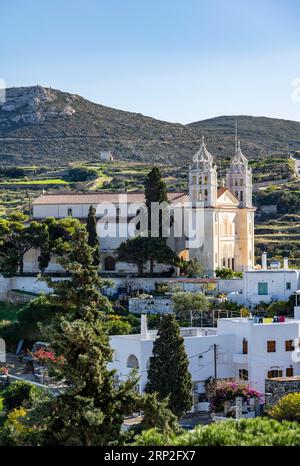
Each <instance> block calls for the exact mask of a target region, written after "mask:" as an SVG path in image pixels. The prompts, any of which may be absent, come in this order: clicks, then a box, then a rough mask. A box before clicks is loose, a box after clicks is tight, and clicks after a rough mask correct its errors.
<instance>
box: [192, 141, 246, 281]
mask: <svg viewBox="0 0 300 466" xmlns="http://www.w3.org/2000/svg"><path fill="white" fill-rule="evenodd" d="M222 184H223V186H221V187H218V177H217V168H216V165H214V160H213V156H212V155H211V154H210V153H209V152H208V150H207V148H206V146H205V143H204V140H203V141H202V144H201V146H200V149H199V151H198V152H197V153H196V154H195V155H194V157H193V163H192V165H191V166H190V170H189V199H190V202H191V203H192V204H195V205H196V204H197V202H199V201H200V202H202V204H203V206H204V208H203V212H204V221H203V225H204V232H203V238H204V240H203V244H202V245H201V246H200V247H199V248H193V249H190V253H189V256H190V258H192V257H196V258H198V259H199V260H200V262H201V263H202V264H204V267H205V269H206V271H207V272H212V271H214V270H216V269H217V268H223V267H226V268H230V269H232V270H234V271H241V272H242V271H246V270H251V269H252V268H253V267H254V212H255V208H254V207H253V205H252V173H251V169H250V168H249V166H248V161H247V159H246V157H245V156H244V154H243V153H242V150H241V147H240V143H239V142H238V144H237V147H236V149H235V153H234V155H233V157H232V158H231V161H230V166H229V168H228V170H227V174H226V181H225V180H223V183H222ZM195 208H197V207H195Z"/></svg>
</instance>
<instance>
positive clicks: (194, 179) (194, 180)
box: [192, 175, 197, 184]
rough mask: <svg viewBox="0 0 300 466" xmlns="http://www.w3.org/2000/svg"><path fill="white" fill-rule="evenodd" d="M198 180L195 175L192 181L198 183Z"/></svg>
mask: <svg viewBox="0 0 300 466" xmlns="http://www.w3.org/2000/svg"><path fill="white" fill-rule="evenodd" d="M196 181H197V178H196V176H195V175H194V176H193V177H192V183H193V184H196Z"/></svg>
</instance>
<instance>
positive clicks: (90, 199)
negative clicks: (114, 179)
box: [33, 191, 188, 205]
mask: <svg viewBox="0 0 300 466" xmlns="http://www.w3.org/2000/svg"><path fill="white" fill-rule="evenodd" d="M120 196H122V197H123V199H122V197H121V198H120ZM125 196H126V197H125ZM168 199H169V201H170V202H171V203H172V204H176V203H179V204H182V203H184V202H186V201H187V200H188V195H187V194H186V193H176V192H171V193H168ZM144 201H145V195H144V193H143V192H142V191H140V192H134V191H133V192H105V191H104V192H101V193H88V194H44V195H42V196H39V197H38V198H37V199H35V200H34V201H33V205H53V204H89V205H91V204H101V203H120V204H122V203H124V204H125V203H126V202H131V203H132V202H136V203H143V202H144Z"/></svg>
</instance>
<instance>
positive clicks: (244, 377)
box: [239, 369, 248, 380]
mask: <svg viewBox="0 0 300 466" xmlns="http://www.w3.org/2000/svg"><path fill="white" fill-rule="evenodd" d="M239 379H240V380H248V371H247V369H239Z"/></svg>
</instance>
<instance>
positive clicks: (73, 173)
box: [64, 167, 98, 183]
mask: <svg viewBox="0 0 300 466" xmlns="http://www.w3.org/2000/svg"><path fill="white" fill-rule="evenodd" d="M97 177H98V173H97V171H96V170H94V169H91V168H85V167H74V168H70V169H69V170H68V171H67V172H66V174H65V176H64V179H65V180H67V181H71V182H75V183H76V182H83V181H89V180H94V179H96V178H97Z"/></svg>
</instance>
